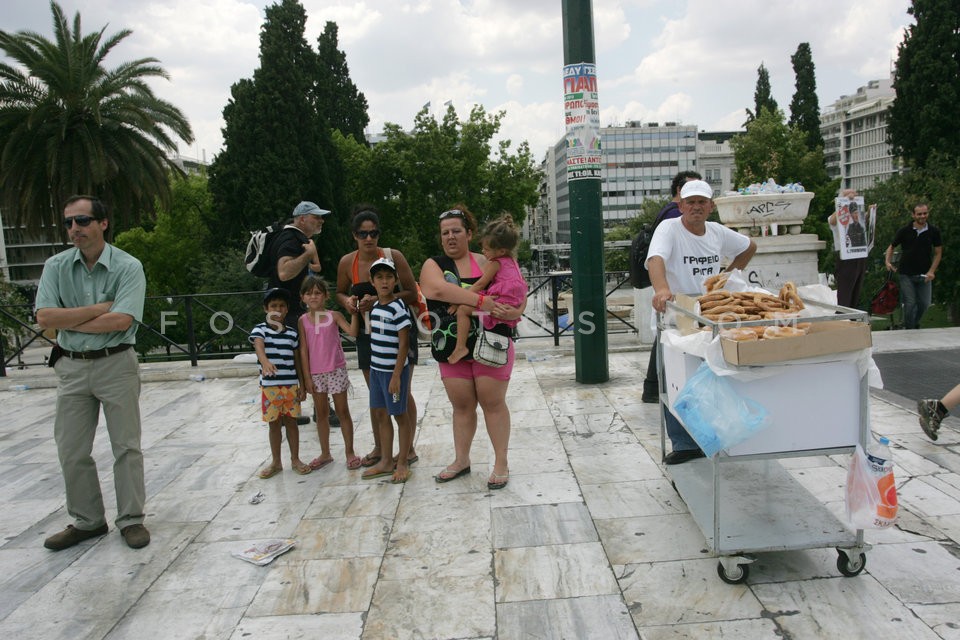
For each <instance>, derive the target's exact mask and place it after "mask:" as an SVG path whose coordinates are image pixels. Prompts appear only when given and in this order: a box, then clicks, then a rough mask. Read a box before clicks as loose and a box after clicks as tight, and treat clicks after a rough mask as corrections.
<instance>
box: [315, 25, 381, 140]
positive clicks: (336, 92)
mask: <svg viewBox="0 0 960 640" xmlns="http://www.w3.org/2000/svg"><path fill="white" fill-rule="evenodd" d="M337 33H338V28H337V23H336V22H327V24H326V25H325V26H324V28H323V33H322V34H320V37H319V38H317V64H318V70H317V79H316V83H315V85H314V99H315V100H316V103H317V110H318V111H319V113H320V114H322V115H323V116H324V117H326V119H327V124H328V125H329V127H330V128H331V129H334V130H336V131H339V132H340V133H342V134H343V135H346V136H353V138H354V139H355V140H357V141H358V142H364V141H365V140H366V136H365V135H364V132H365V131H366V128H367V125H368V124H370V116H368V115H367V98H366V96H364V95H363V93H361V92H360V90H359V89H358V88H357V85H355V84H354V83H353V80H351V79H350V69H349V67H348V66H347V55H346V54H345V53H344V52H343V51H340V49H339V48H338V47H339V40H338V37H337Z"/></svg>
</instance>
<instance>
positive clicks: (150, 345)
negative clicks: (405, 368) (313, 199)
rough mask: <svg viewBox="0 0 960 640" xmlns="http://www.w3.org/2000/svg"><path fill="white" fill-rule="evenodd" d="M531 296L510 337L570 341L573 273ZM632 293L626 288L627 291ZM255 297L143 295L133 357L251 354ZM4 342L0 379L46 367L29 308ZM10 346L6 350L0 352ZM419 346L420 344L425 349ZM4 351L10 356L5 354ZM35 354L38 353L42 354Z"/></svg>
mask: <svg viewBox="0 0 960 640" xmlns="http://www.w3.org/2000/svg"><path fill="white" fill-rule="evenodd" d="M627 278H628V274H627V273H625V272H610V273H608V274H607V281H608V286H607V289H608V291H607V294H606V295H607V296H608V297H609V296H610V295H612V294H613V293H615V292H616V291H618V290H620V287H621V286H622V285H623V284H624V283H625V282H626V281H627ZM527 282H528V284H529V285H530V290H529V293H528V296H527V308H526V310H525V311H524V314H523V319H524V331H523V332H522V333H521V334H520V335H517V337H516V339H518V340H525V339H530V338H543V337H552V338H553V344H554V346H559V345H560V339H561V338H571V337H573V333H574V330H575V328H576V324H577V323H576V322H575V321H571V318H572V316H573V309H572V308H571V309H568V313H567V314H566V315H565V314H563V313H560V310H561V309H562V308H563V300H562V298H561V296H562V294H563V293H565V292H568V291H570V290H571V287H572V275H571V274H570V273H569V272H556V273H550V274H544V275H532V276H529V277H528V278H527ZM630 291H632V289H631V290H630ZM262 296H263V292H262V291H243V292H236V293H194V294H186V295H172V296H148V297H147V298H146V300H145V302H144V314H143V322H141V324H140V330H139V331H138V333H137V346H136V349H137V353H138V355H139V358H140V361H141V362H161V361H177V360H189V361H190V364H191V365H192V366H197V365H198V364H199V362H200V361H201V360H213V359H224V358H232V357H234V356H236V355H238V354H240V353H252V352H253V347H252V345H251V344H250V342H249V337H250V331H251V329H252V328H253V327H254V326H255V325H256V324H258V323H260V322H262V321H263V308H262V304H261V301H262V299H263V298H262ZM0 323H2V325H5V326H4V328H3V332H4V339H3V340H0V362H2V363H3V366H2V367H0V377H3V376H6V371H7V368H21V369H25V368H28V367H30V366H43V365H45V364H46V360H47V357H46V355H39V354H38V355H36V356H34V357H33V358H32V360H33V361H30V360H31V358H29V357H27V358H25V354H26V352H27V350H28V349H30V348H32V347H33V348H35V347H37V346H44V347H52V346H53V345H54V340H53V339H51V338H48V337H46V336H45V335H44V334H43V332H42V331H41V330H40V329H39V328H38V327H37V325H36V319H35V316H34V312H33V309H32V308H31V307H30V306H29V305H7V306H0ZM603 327H604V328H605V329H606V331H607V332H608V333H628V332H633V333H636V332H637V328H636V327H635V326H634V324H633V323H632V322H631V319H628V318H624V317H621V315H617V314H616V313H611V312H610V311H609V310H608V312H607V317H606V321H605V322H604V324H603ZM343 340H344V349H346V350H348V351H351V350H354V349H355V346H354V342H353V339H352V338H349V337H346V336H345V337H344V338H343ZM8 341H9V342H10V343H11V346H12V349H8V348H6V347H5V343H6V342H8ZM424 344H425V343H424ZM7 351H11V352H10V353H9V354H7V353H6V352H7ZM41 353H42V352H41Z"/></svg>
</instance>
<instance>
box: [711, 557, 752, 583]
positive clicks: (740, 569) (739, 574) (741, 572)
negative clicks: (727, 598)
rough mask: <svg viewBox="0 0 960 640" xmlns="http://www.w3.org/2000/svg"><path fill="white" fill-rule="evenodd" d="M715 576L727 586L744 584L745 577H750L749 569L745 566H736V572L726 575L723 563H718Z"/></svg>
mask: <svg viewBox="0 0 960 640" xmlns="http://www.w3.org/2000/svg"><path fill="white" fill-rule="evenodd" d="M717 575H719V576H720V579H721V580H723V581H724V582H726V583H727V584H740V583H741V582H746V580H747V576H748V575H750V567H749V566H748V565H745V564H738V565H737V568H736V571H734V572H733V573H727V571H726V569H724V568H723V563H722V562H718V563H717Z"/></svg>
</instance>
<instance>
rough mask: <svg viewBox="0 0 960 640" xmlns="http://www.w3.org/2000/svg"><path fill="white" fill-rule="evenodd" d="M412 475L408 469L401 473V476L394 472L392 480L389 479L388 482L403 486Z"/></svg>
mask: <svg viewBox="0 0 960 640" xmlns="http://www.w3.org/2000/svg"><path fill="white" fill-rule="evenodd" d="M412 475H413V471H411V470H410V469H407V470H406V471H405V472H403V474H402V475H401V473H400V472H399V471H394V472H393V478H391V479H390V482H391V483H393V484H403V483H404V482H406V481H407V480H409V479H410V476H412Z"/></svg>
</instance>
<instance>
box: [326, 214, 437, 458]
mask: <svg viewBox="0 0 960 640" xmlns="http://www.w3.org/2000/svg"><path fill="white" fill-rule="evenodd" d="M350 226H351V230H352V232H353V238H354V240H356V242H357V250H356V251H351V252H350V253H348V254H346V255H345V256H343V257H342V258H340V263H339V265H337V302H338V303H340V306H342V307H343V308H344V309H356V310H357V311H358V312H359V314H360V335H359V336H357V361H358V362H359V365H360V370H361V371H362V372H363V379H364V380H365V381H366V383H367V387H369V386H370V352H371V349H370V333H369V326H368V325H367V318H368V317H369V313H370V310H371V309H373V306H374V305H375V304H377V291H376V289H375V288H374V287H373V284H372V283H371V282H370V265H372V264H373V263H374V262H375V261H377V260H379V259H380V258H387V259H389V260H392V261H393V263H394V266H395V267H396V270H397V276H398V278H399V280H400V291H398V292H397V297H398V298H400V299H402V300H403V301H404V302H406V303H407V305H408V306H411V307H412V308H414V309H416V303H417V280H416V278H414V277H413V271H412V270H411V269H410V265H409V263H407V259H406V258H405V257H404V256H403V254H402V253H400V252H399V251H397V250H396V249H383V248H381V247H380V245H379V243H380V215H379V214H378V213H377V210H376V209H375V208H374V207H372V206H370V205H366V204H361V205H357V206H355V207H354V209H353V218H352V220H351V223H350ZM388 254H389V255H388ZM413 335H414V336H416V332H413ZM412 344H413V349H412V350H411V353H410V354H409V356H408V361H409V362H410V364H411V365H413V364H416V342H415V341H413V343H412ZM407 413H408V414H411V415H412V417H413V424H414V428H416V424H417V405H416V403H415V402H414V399H413V393H411V394H410V395H409V397H408V398H407ZM381 414H382V415H381ZM370 419H371V421H372V422H373V449H372V450H371V451H370V453H368V454H366V455H365V456H363V458H362V459H361V460H360V464H362V465H363V466H364V467H372V466H373V465H375V464H377V463H378V462H380V458H381V456H383V455H392V454H393V452H392V451H387V452H382V451H380V429H379V427H380V422H381V421H387V422H389V420H390V416H389V415H388V414H387V413H386V411H385V410H384V411H382V412H381V411H380V410H377V411H375V412H374V411H371V415H370ZM417 459H418V456H417V454H416V452H415V449H414V447H413V446H412V445H411V447H410V457H409V458H408V460H407V461H408V464H413V463H414V462H416V461H417Z"/></svg>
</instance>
